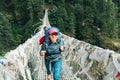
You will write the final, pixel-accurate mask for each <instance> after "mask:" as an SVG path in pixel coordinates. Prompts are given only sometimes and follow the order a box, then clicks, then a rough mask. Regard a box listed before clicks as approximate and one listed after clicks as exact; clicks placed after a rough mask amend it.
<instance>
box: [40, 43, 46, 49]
mask: <svg viewBox="0 0 120 80" xmlns="http://www.w3.org/2000/svg"><path fill="white" fill-rule="evenodd" d="M42 50H44V51H46V44H45V42H44V43H43V44H42V47H41V50H40V51H42Z"/></svg>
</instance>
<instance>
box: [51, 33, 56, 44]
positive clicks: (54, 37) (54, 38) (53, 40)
mask: <svg viewBox="0 0 120 80" xmlns="http://www.w3.org/2000/svg"><path fill="white" fill-rule="evenodd" d="M49 38H50V40H51V42H52V43H55V42H57V39H58V34H57V33H53V34H49Z"/></svg>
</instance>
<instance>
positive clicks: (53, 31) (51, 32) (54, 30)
mask: <svg viewBox="0 0 120 80" xmlns="http://www.w3.org/2000/svg"><path fill="white" fill-rule="evenodd" d="M53 33H58V30H57V29H55V28H51V29H50V30H49V34H53Z"/></svg>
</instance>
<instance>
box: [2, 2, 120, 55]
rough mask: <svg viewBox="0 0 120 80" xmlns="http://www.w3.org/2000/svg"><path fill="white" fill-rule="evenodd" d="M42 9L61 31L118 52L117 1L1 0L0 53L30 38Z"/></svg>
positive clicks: (119, 7) (119, 18)
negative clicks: (46, 11)
mask: <svg viewBox="0 0 120 80" xmlns="http://www.w3.org/2000/svg"><path fill="white" fill-rule="evenodd" d="M45 8H48V9H49V12H48V13H49V21H50V24H51V25H52V26H56V27H58V28H59V29H60V30H61V32H62V33H64V34H66V35H68V36H71V37H74V38H76V39H78V40H82V41H85V42H88V43H90V44H92V45H97V46H99V47H102V48H105V49H112V50H114V51H120V0H1V1H0V50H1V51H0V55H4V54H5V53H6V52H8V51H10V50H12V49H15V48H16V47H17V46H18V45H19V44H23V43H24V42H25V41H26V40H27V39H28V38H31V35H32V34H33V33H34V30H35V29H36V28H37V27H39V26H40V25H41V19H42V18H43V16H44V9H45Z"/></svg>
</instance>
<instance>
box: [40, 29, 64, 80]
mask: <svg viewBox="0 0 120 80" xmlns="http://www.w3.org/2000/svg"><path fill="white" fill-rule="evenodd" d="M58 34H59V31H58V29H57V28H54V27H53V28H51V29H50V30H49V31H48V39H49V41H48V43H47V44H46V43H45V42H44V43H43V45H42V48H41V53H40V54H41V56H45V66H46V69H47V75H48V76H47V79H48V80H50V79H51V72H52V71H53V78H54V80H60V75H61V69H62V54H61V51H63V50H64V47H63V44H60V42H59V40H58V39H59V37H60V36H59V35H58Z"/></svg>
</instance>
